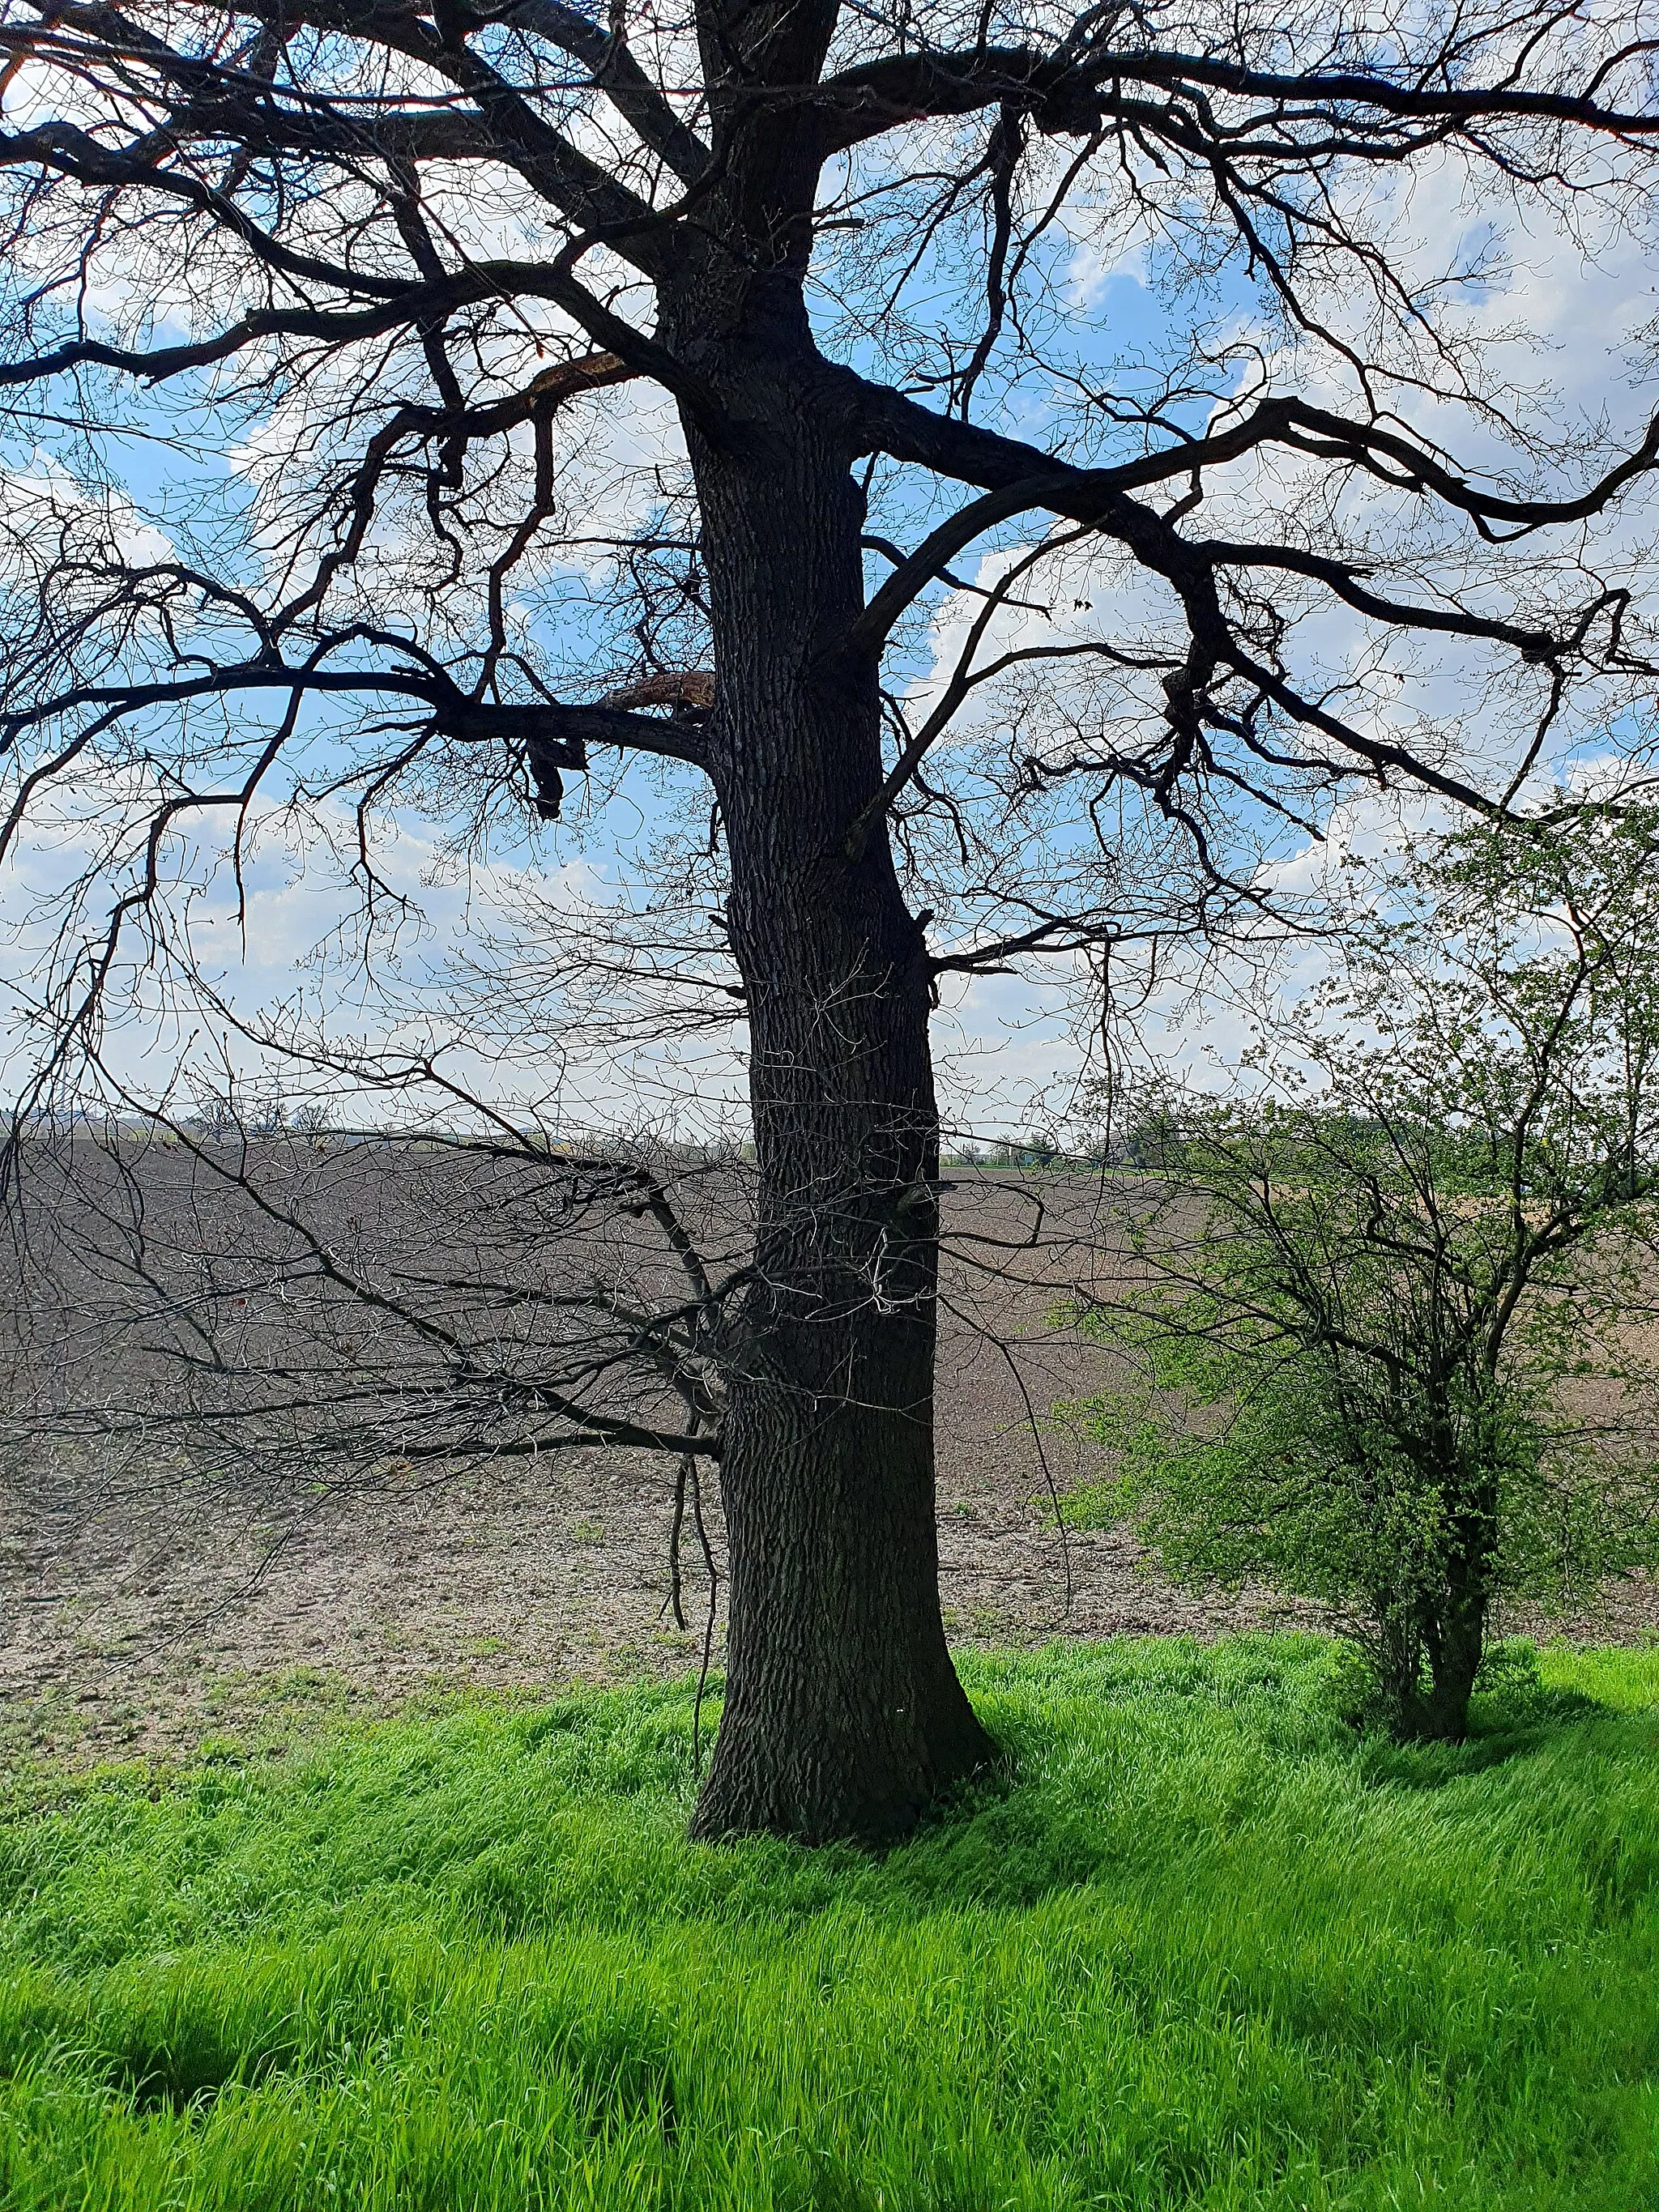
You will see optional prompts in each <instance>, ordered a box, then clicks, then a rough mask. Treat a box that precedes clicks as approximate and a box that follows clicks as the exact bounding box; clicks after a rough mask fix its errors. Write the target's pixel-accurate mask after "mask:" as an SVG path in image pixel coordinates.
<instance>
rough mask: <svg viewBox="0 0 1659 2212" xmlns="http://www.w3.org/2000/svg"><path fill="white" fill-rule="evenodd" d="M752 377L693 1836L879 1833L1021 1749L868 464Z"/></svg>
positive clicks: (729, 739)
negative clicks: (713, 1720) (711, 1642)
mask: <svg viewBox="0 0 1659 2212" xmlns="http://www.w3.org/2000/svg"><path fill="white" fill-rule="evenodd" d="M771 304H772V305H773V306H774V307H775V304H776V303H775V301H773V302H772V303H771ZM786 304H787V305H791V306H793V309H794V317H793V319H794V320H795V322H796V326H797V330H798V332H799V339H800V340H801V341H802V348H801V350H802V356H803V357H808V345H807V332H806V328H805V312H804V308H803V307H802V304H801V302H800V298H799V290H798V289H796V290H795V292H794V298H793V301H790V302H787V303H786ZM786 327H787V325H786ZM748 381H749V382H750V384H751V385H752V384H754V383H755V382H757V381H758V382H759V383H761V384H762V385H763V386H765V387H766V388H765V390H764V398H763V413H762V416H761V419H763V421H764V423H765V426H766V427H765V429H764V432H763V435H759V436H757V437H756V438H754V439H752V440H745V441H743V443H742V444H741V446H739V447H736V448H735V449H731V450H727V451H725V452H721V451H719V450H716V449H713V448H711V447H709V446H708V443H707V441H704V440H702V439H701V438H699V437H698V436H697V435H696V426H695V424H693V425H690V426H689V428H690V438H691V444H692V450H693V454H694V459H695V465H696V471H697V485H698V492H699V501H700V508H701V513H702V526H703V538H704V550H705V555H706V558H707V560H708V571H709V586H710V593H711V610H712V614H713V618H714V638H715V665H716V667H717V668H718V670H719V688H718V690H717V693H716V696H715V701H714V717H713V721H712V724H711V727H710V753H709V769H710V774H711V776H712V779H713V781H714V788H715V792H716V793H717V796H718V800H719V805H720V814H721V817H722V819H723V823H724V827H725V834H726V839H727V842H728V845H729V849H730V854H731V870H732V891H731V901H730V905H729V908H728V913H727V921H728V927H729V930H730V935H731V941H732V951H733V952H734V954H735V956H736V958H737V962H738V969H739V971H740V972H741V974H742V976H743V979H744V987H745V989H746V992H747V1001H748V1011H749V1025H750V1097H751V1103H752V1109H753V1126H754V1134H755V1147H756V1153H757V1168H758V1193H757V1200H758V1218H757V1246H756V1262H757V1275H756V1282H755V1285H754V1288H753V1290H752V1291H751V1292H750V1297H749V1300H748V1304H747V1310H746V1311H745V1314H744V1321H743V1339H744V1342H745V1344H746V1346H748V1348H749V1356H748V1357H747V1358H746V1359H745V1360H744V1364H742V1366H741V1367H740V1369H739V1370H738V1373H737V1374H736V1375H735V1376H733V1378H732V1383H731V1386H730V1396H729V1401H728V1413H727V1418H726V1427H725V1433H724V1442H723V1449H722V1456H721V1462H720V1484H721V1492H722V1497H723V1499H724V1503H725V1507H726V1526H727V1529H728V1532H729V1535H730V1542H731V1558H732V1584H731V1594H730V1616H729V1627H728V1638H727V1653H726V1708H725V1715H724V1718H723V1720H722V1723H721V1726H720V1735H719V1737H718V1740H717V1743H716V1747H715V1753H714V1764H713V1766H712V1768H711V1770H710V1772H709V1775H708V1781H707V1783H706V1784H705V1786H704V1789H703V1791H702V1797H701V1799H700V1801H699V1803H698V1807H697V1812H696V1821H695V1824H694V1825H695V1828H696V1832H697V1833H699V1834H702V1835H720V1834H724V1833H726V1832H733V1831H746V1830H755V1829H772V1830H777V1831H781V1832H785V1833H787V1834H792V1835H798V1836H801V1837H805V1838H822V1837H828V1836H846V1835H854V1836H860V1837H865V1838H884V1837H889V1836H892V1835H895V1834H897V1833H900V1832H902V1831H903V1830H904V1829H905V1828H907V1827H908V1826H910V1824H911V1823H912V1822H913V1821H914V1820H915V1816H916V1814H917V1812H918V1811H919V1810H920V1809H921V1806H922V1805H923V1804H924V1803H925V1802H927V1800H928V1799H929V1798H930V1797H931V1796H934V1795H936V1794H937V1793H938V1792H939V1790H942V1789H944V1788H945V1787H947V1786H948V1785H949V1784H951V1783H953V1782H956V1781H957V1780H959V1779H960V1778H962V1777H963V1776H964V1775H966V1774H968V1773H969V1772H971V1771H973V1770H974V1769H975V1768H976V1767H977V1766H979V1765H982V1764H983V1763H984V1762H985V1760H986V1759H987V1758H988V1756H989V1755H990V1752H991V1748H992V1747H991V1745H990V1742H989V1740H988V1738H987V1735H986V1734H985V1732H984V1730H983V1729H981V1726H980V1724H979V1723H978V1722H977V1721H976V1720H975V1717H974V1715H973V1712H972V1711H971V1709H970V1707H969V1703H968V1700H967V1698H966V1697H965V1695H964V1694H963V1690H962V1687H961V1685H960V1684H959V1682H958V1681H957V1676H956V1673H955V1670H954V1668H952V1666H951V1658H950V1655H949V1653H948V1651H947V1650H946V1648H945V1629H944V1625H943V1622H942V1620H941V1618H940V1610H939V1559H938V1541H937V1534H936V1530H935V1522H934V1498H933V1479H934V1478H933V1355H934V1338H935V1312H934V1292H935V1286H936V1278H937V1267H938V1258H937V1243H936V1236H937V1228H938V1198H937V1193H936V1184H937V1179H938V1172H939V1116H938V1109H937V1105H936V1103H935V1098H934V1091H933V1066H932V1060H931V1054H930V1048H929V1040H928V1016H929V998H930V986H931V980H932V979H931V975H930V971H929V969H928V966H927V948H926V944H925V921H924V920H922V919H919V918H918V917H917V916H916V915H913V914H912V913H911V912H910V911H909V910H908V908H907V906H906V903H905V901H904V899H903V896H902V893H901V890H900V887H899V884H898V880H897V877H896V872H895V869H894V866H893V860H892V854H891V850H890V845H889V842H888V838H887V835H886V831H885V828H884V825H880V824H878V825H877V827H876V829H875V833H874V834H873V835H871V836H867V837H863V836H861V837H859V838H857V839H856V840H854V838H853V835H852V833H853V830H854V824H855V823H858V822H859V821H860V817H862V816H863V815H864V813H865V811H866V809H868V808H869V807H870V806H871V805H872V803H873V802H874V801H875V800H876V799H877V796H878V793H879V791H880V788H881V783H882V778H883V774H884V769H883V762H882V754H881V725H880V714H879V701H878V693H877V687H876V678H875V671H874V667H873V665H870V664H863V665H849V664H848V661H847V659H846V657H845V656H844V654H843V653H842V651H841V649H840V647H841V642H842V640H843V639H844V637H845V635H846V633H847V631H848V629H849V628H850V626H851V624H852V623H853V622H854V619H855V618H856V617H857V615H858V613H859V612H860V609H861V607H862V605H863V600H864V587H863V562H862V556H861V552H860V526H861V524H862V521H863V515H864V500H863V495H862V494H861V493H860V489H859V488H858V485H857V484H856V483H855V482H854V478H853V476H852V473H851V461H852V453H851V450H850V447H849V446H848V442H847V441H846V439H845V435H844V433H843V432H842V430H841V428H840V427H839V426H838V425H837V424H836V422H834V421H833V420H832V419H826V417H825V416H824V414H823V410H822V409H821V408H818V407H815V406H814V405H813V404H811V398H810V396H809V392H808V389H807V388H806V387H805V386H804V384H803V383H802V382H800V381H798V380H794V379H793V378H791V377H790V376H789V375H788V374H787V373H776V372H774V373H772V374H760V375H758V376H757V373H756V372H755V370H754V368H753V367H752V362H751V367H750V375H749V379H748ZM750 396H751V397H752V396H753V395H752V393H751V394H750Z"/></svg>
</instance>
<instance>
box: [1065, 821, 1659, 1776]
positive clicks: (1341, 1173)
mask: <svg viewBox="0 0 1659 2212" xmlns="http://www.w3.org/2000/svg"><path fill="white" fill-rule="evenodd" d="M1656 921H1659V814H1656V813H1655V812H1654V811H1648V810H1645V809H1630V808H1624V809H1615V808H1613V807H1607V808H1605V809H1601V810H1592V811H1588V812H1582V811H1581V812H1577V813H1569V812H1568V811H1566V810H1565V809H1564V810H1563V811H1562V812H1561V813H1560V814H1559V815H1558V816H1557V817H1554V819H1553V821H1551V822H1549V823H1545V824H1542V825H1534V826H1533V827H1531V828H1518V827H1517V828H1505V829H1501V830H1494V829H1480V830H1474V831H1469V832H1466V833H1464V834H1462V835H1459V836H1452V837H1448V838H1443V839H1438V840H1435V841H1432V842H1429V843H1427V844H1425V845H1424V846H1422V847H1420V848H1418V849H1417V850H1415V851H1414V852H1413V854H1412V855H1411V856H1410V860H1409V865H1408V866H1407V871H1406V873H1405V878H1404V881H1403V883H1396V884H1395V885H1394V886H1392V887H1391V894H1390V911H1389V914H1388V915H1386V916H1382V917H1376V918H1374V919H1373V920H1372V921H1370V922H1369V923H1368V924H1367V925H1366V927H1364V928H1363V930H1362V931H1361V932H1360V933H1358V937H1357V939H1355V941H1354V942H1353V943H1352V945H1350V947H1349V948H1348V950H1347V951H1346V955H1345V957H1344V959H1343V961H1342V963H1340V972H1338V973H1336V974H1334V975H1332V976H1331V977H1329V978H1328V980H1327V981H1326V982H1325V983H1323V984H1322V986H1321V987H1318V988H1316V990H1314V991H1313V992H1312V993H1310V994H1309V995H1308V996H1307V997H1305V998H1304V999H1303V1000H1300V1001H1299V1002H1298V1003H1297V1005H1295V1006H1293V1007H1292V1008H1291V1009H1290V1010H1289V1011H1288V1012H1285V1013H1283V1014H1280V1015H1277V1016H1274V1017H1272V1018H1267V1019H1265V1020H1263V1021H1261V1023H1260V1024H1259V1025H1258V1037H1257V1042H1256V1045H1255V1048H1254V1050H1253V1051H1252V1053H1251V1054H1249V1058H1248V1061H1247V1066H1248V1067H1249V1070H1250V1072H1251V1073H1252V1075H1253V1077H1254V1079H1255V1085H1254V1088H1253V1090H1252V1091H1251V1095H1249V1097H1233V1098H1230V1099H1227V1100H1225V1101H1216V1100H1214V1099H1203V1098H1195V1097H1192V1096H1191V1095H1187V1096H1185V1097H1176V1096H1173V1095H1172V1096H1171V1097H1170V1099H1169V1100H1168V1101H1167V1102H1166V1105H1165V1109H1164V1113H1163V1116H1162V1135H1161V1140H1160V1143H1159V1145H1158V1148H1157V1151H1158V1161H1157V1165H1156V1167H1155V1168H1154V1169H1153V1170H1152V1172H1151V1173H1147V1172H1146V1171H1145V1163H1144V1161H1143V1168H1142V1171H1141V1172H1139V1173H1128V1174H1126V1176H1124V1178H1123V1181H1122V1183H1121V1188H1120V1191H1119V1195H1118V1204H1119V1208H1120V1220H1119V1227H1120V1230H1121V1232H1122V1234H1123V1237H1124V1242H1125V1243H1126V1245H1127V1250H1128V1252H1129V1254H1130V1255H1131V1261H1130V1266H1129V1268H1128V1270H1127V1280H1125V1281H1122V1282H1120V1283H1119V1284H1118V1285H1115V1287H1111V1288H1109V1289H1106V1290H1103V1291H1096V1292H1095V1293H1094V1294H1092V1295H1091V1297H1090V1298H1089V1299H1088V1300H1087V1301H1086V1302H1085V1308H1084V1322H1085V1327H1086V1328H1088V1329H1089V1330H1090V1331H1091V1333H1092V1334H1096V1335H1097V1336H1099V1337H1101V1338H1103V1339H1107V1340H1111V1341H1112V1342H1113V1343H1115V1345H1116V1346H1120V1347H1121V1350H1122V1351H1123V1352H1124V1354H1125V1357H1126V1362H1127V1368H1126V1374H1125V1377H1124V1380H1123V1382H1122V1383H1121V1385H1120V1386H1119V1387H1117V1388H1116V1389H1113V1390H1110V1391H1109V1392H1107V1393H1105V1394H1103V1395H1101V1396H1099V1397H1097V1398H1094V1399H1091V1400H1089V1401H1085V1402H1084V1403H1083V1404H1081V1405H1080V1406H1079V1407H1075V1408H1073V1409H1071V1410H1072V1411H1073V1413H1075V1414H1077V1415H1079V1416H1080V1417H1081V1418H1082V1419H1084V1420H1085V1422H1086V1423H1087V1425H1088V1426H1089V1427H1090V1429H1091V1431H1092V1432H1093V1433H1094V1434H1095V1435H1096V1436H1097V1437H1099V1438H1101V1439H1102V1440H1103V1441H1104V1442H1105V1443H1109V1445H1110V1446H1111V1447H1112V1448H1113V1449H1114V1451H1115V1455H1116V1457H1115V1474H1113V1476H1112V1477H1111V1479H1109V1480H1107V1481H1106V1482H1104V1483H1103V1484H1101V1485H1099V1486H1096V1487H1094V1488H1092V1489H1091V1490H1089V1491H1085V1492H1079V1493H1077V1494H1076V1495H1075V1496H1074V1497H1073V1498H1072V1499H1071V1500H1070V1501H1069V1504H1068V1509H1067V1510H1068V1513H1069V1515H1070V1516H1071V1517H1073V1519H1076V1520H1083V1521H1086V1520H1091V1519H1093V1520H1100V1519H1107V1518H1109V1519H1113V1520H1117V1519H1127V1520H1128V1521H1130V1522H1132V1523H1133V1525H1134V1526H1136V1527H1137V1528H1138V1529H1139V1533H1140V1534H1141V1536H1142V1538H1143V1540H1144V1541H1146V1544H1147V1547H1148V1548H1149V1551H1150V1553H1152V1556H1153V1557H1154V1558H1155V1559H1157V1560H1158V1563H1159V1564H1160V1565H1162V1567H1163V1568H1164V1571H1166V1572H1168V1573H1170V1574H1171V1575H1172V1576H1173V1577H1176V1579H1178V1580H1182V1581H1184V1582H1188V1583H1200V1584H1211V1585H1220V1586H1224V1587H1232V1588H1237V1587H1238V1586H1240V1585H1242V1584H1243V1583H1247V1582H1251V1581H1264V1582H1266V1583H1268V1584H1270V1585H1272V1586H1273V1587H1276V1588H1278V1589H1280V1590H1281V1591H1283V1592H1285V1593H1287V1594H1291V1595H1295V1596H1297V1597H1299V1598H1302V1599H1304V1600H1310V1601H1314V1602H1315V1603H1316V1604H1317V1605H1318V1606H1320V1607H1322V1608H1323V1609H1324V1610H1325V1611H1326V1613H1327V1614H1328V1617H1329V1618H1330V1619H1331V1620H1332V1621H1333V1622H1334V1625H1335V1626H1338V1627H1339V1628H1340V1629H1341V1630H1342V1631H1343V1632H1345V1633H1346V1634H1347V1635H1348V1636H1350V1637H1351V1638H1352V1639H1353V1640H1354V1641H1355V1642H1356V1643H1357V1644H1358V1645H1359V1646H1360V1648H1361V1649H1362V1650H1363V1651H1364V1655H1365V1656H1366V1658H1367V1660H1368V1661H1369V1662H1370V1668H1371V1670H1372V1673H1373V1675H1374V1679H1375V1683H1376V1690H1377V1692H1378V1696H1379V1699H1380V1701H1381V1703H1382V1704H1383V1708H1384V1710H1385V1711H1386V1714H1387V1717H1388V1719H1389V1724H1390V1725H1391V1726H1392V1727H1393V1729H1395V1732H1396V1733H1397V1734H1399V1735H1402V1736H1416V1737H1428V1738H1443V1739H1455V1738H1458V1737H1461V1736H1462V1735H1463V1734H1464V1733H1465V1731H1466V1729H1467V1726H1468V1707H1469V1697H1470V1692H1471V1690H1472V1688H1473V1686H1474V1680H1475V1676H1476V1674H1477V1672H1478V1670H1479V1668H1480V1663H1481V1659H1482V1655H1483V1651H1484V1650H1485V1646H1486V1638H1487V1635H1488V1632H1489V1628H1490V1626H1491V1624H1492V1620H1493V1617H1494V1612H1495V1609H1496V1608H1498V1607H1499V1606H1500V1604H1510V1605H1513V1604H1514V1603H1516V1602H1518V1601H1532V1602H1534V1603H1542V1604H1544V1605H1547V1606H1565V1605H1570V1604H1572V1603H1574V1602H1575V1601H1582V1600H1583V1598H1585V1597H1586V1596H1587V1595H1589V1594H1590V1593H1591V1592H1592V1591H1593V1590H1594V1589H1596V1588H1597V1587H1598V1586H1600V1585H1601V1584H1602V1583H1605V1582H1606V1581H1607V1579H1608V1578H1609V1577H1612V1576H1613V1575H1615V1574H1618V1573H1620V1572H1622V1571H1628V1570H1630V1569H1632V1568H1633V1567H1634V1566H1636V1565H1639V1564H1641V1563H1643V1562H1644V1561H1645V1560H1647V1559H1649V1558H1650V1554H1651V1553H1652V1551H1653V1548H1654V1532H1655V1517H1654V1512H1655V1502H1656V1495H1659V1490H1656V1480H1655V1472H1654V1464H1653V1457H1652V1451H1651V1443H1650V1434H1649V1426H1648V1420H1647V1415H1646V1410H1645V1397H1646V1386H1647V1385H1648V1383H1649V1382H1650V1376H1649V1374H1648V1371H1647V1364H1646V1363H1645V1362H1644V1360H1643V1359H1642V1358H1641V1356H1640V1349H1639V1346H1638V1343H1637V1342H1636V1340H1635V1339H1634V1337H1633V1334H1632V1328H1633V1324H1634V1323H1635V1322H1638V1320H1639V1319H1641V1318H1642V1317H1643V1316H1644V1314H1646V1313H1648V1312H1649V1311H1650V1277H1649V1273H1648V1269H1647V1262H1648V1261H1649V1260H1650V1255H1651V1247H1650V1239H1651V1235H1652V1231H1653V1229H1654V1227H1655V1222H1656V1216H1655V1208H1654V1200H1655V1198H1656V1196H1659V928H1656ZM1145 1149H1146V1148H1145V1147H1144V1146H1143V1152H1144V1151H1145Z"/></svg>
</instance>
